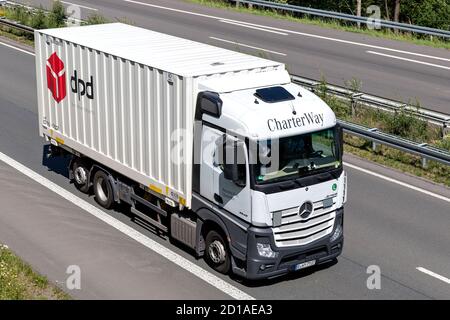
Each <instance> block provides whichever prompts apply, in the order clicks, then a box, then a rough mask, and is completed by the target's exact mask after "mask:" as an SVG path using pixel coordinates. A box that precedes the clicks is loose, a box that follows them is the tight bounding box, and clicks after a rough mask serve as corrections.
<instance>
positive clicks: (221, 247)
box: [205, 230, 231, 274]
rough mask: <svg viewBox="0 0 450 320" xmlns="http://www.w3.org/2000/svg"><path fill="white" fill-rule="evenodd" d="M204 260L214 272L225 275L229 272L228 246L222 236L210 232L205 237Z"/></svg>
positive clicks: (212, 231)
mask: <svg viewBox="0 0 450 320" xmlns="http://www.w3.org/2000/svg"><path fill="white" fill-rule="evenodd" d="M205 260H206V263H208V264H209V265H210V266H211V267H212V268H213V269H214V270H216V271H218V272H220V273H223V274H227V273H228V272H229V271H230V265H231V259H230V254H229V250H228V245H227V242H226V241H225V239H224V238H223V236H222V235H221V234H220V233H218V232H216V231H214V230H211V231H210V232H209V233H208V235H207V236H206V250H205Z"/></svg>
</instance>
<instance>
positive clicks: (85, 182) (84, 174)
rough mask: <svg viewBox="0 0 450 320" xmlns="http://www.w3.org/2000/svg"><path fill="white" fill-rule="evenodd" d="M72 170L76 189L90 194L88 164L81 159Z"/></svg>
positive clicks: (76, 161)
mask: <svg viewBox="0 0 450 320" xmlns="http://www.w3.org/2000/svg"><path fill="white" fill-rule="evenodd" d="M72 170H73V175H74V179H73V182H74V185H75V187H76V188H77V189H78V190H79V191H81V192H83V193H89V167H88V166H87V164H86V162H85V161H83V160H81V159H77V160H75V162H74V164H73V166H72Z"/></svg>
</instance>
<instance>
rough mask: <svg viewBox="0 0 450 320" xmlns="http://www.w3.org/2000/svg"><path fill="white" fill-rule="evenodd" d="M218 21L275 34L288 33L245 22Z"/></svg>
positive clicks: (283, 34)
mask: <svg viewBox="0 0 450 320" xmlns="http://www.w3.org/2000/svg"><path fill="white" fill-rule="evenodd" d="M219 21H220V22H223V23H228V24H232V25H235V26H239V27H244V28H249V29H255V30H260V31H265V32H270V33H276V34H281V35H282V36H287V35H288V34H287V33H285V32H280V31H273V30H268V29H264V28H261V27H255V26H252V25H249V24H246V23H239V22H234V21H230V20H219Z"/></svg>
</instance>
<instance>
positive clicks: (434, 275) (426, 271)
mask: <svg viewBox="0 0 450 320" xmlns="http://www.w3.org/2000/svg"><path fill="white" fill-rule="evenodd" d="M416 269H417V270H419V271H420V272H423V273H425V274H427V275H429V276H432V277H433V278H436V279H439V280H441V281H443V282H445V283H447V284H450V279H449V278H446V277H444V276H441V275H440V274H437V273H435V272H433V271H430V270H428V269H425V268H423V267H417V268H416Z"/></svg>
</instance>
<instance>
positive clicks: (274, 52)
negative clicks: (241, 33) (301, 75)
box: [209, 37, 286, 56]
mask: <svg viewBox="0 0 450 320" xmlns="http://www.w3.org/2000/svg"><path fill="white" fill-rule="evenodd" d="M209 38H210V39H213V40H217V41H222V42H226V43H231V44H235V45H238V46H241V47H247V48H251V49H256V50H261V51H266V52H269V53H273V54H278V55H280V56H286V54H285V53H281V52H276V51H272V50H268V49H264V48H259V47H254V46H249V45H248V44H244V43H240V42H235V41H230V40H225V39H220V38H216V37H209Z"/></svg>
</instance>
